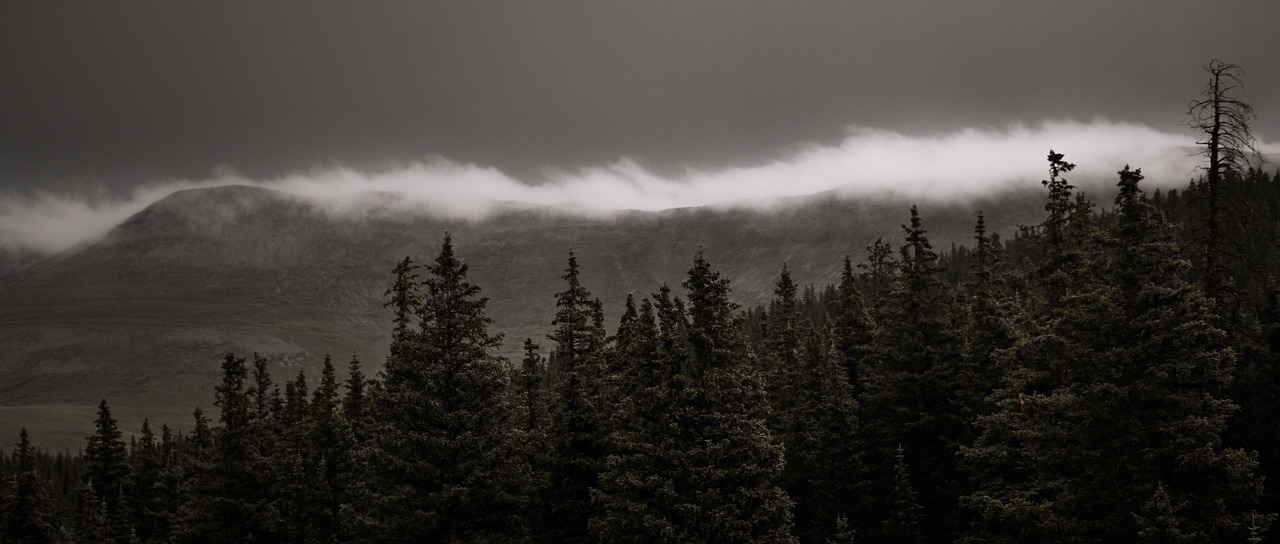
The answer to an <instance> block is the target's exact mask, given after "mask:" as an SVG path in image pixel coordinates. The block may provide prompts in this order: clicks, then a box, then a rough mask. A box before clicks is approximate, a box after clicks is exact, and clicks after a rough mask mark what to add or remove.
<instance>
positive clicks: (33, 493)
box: [0, 428, 59, 544]
mask: <svg viewBox="0 0 1280 544" xmlns="http://www.w3.org/2000/svg"><path fill="white" fill-rule="evenodd" d="M37 453H38V452H37V451H36V449H35V448H34V447H33V446H32V445H31V441H30V440H29V439H28V438H27V429H26V428H23V429H22V431H21V432H20V433H19V434H18V449H17V450H15V451H14V452H13V456H14V466H13V481H12V483H11V484H10V488H9V492H8V494H7V496H5V497H4V502H3V505H2V506H3V508H0V514H3V516H0V520H3V521H4V526H3V527H0V536H3V537H4V541H5V542H15V543H23V544H52V543H54V542H57V541H58V533H59V527H58V521H57V515H58V512H57V510H56V506H55V505H54V502H53V492H52V490H51V489H50V486H49V480H48V479H46V478H45V475H44V474H41V471H40V468H39V466H38V464H37Z"/></svg>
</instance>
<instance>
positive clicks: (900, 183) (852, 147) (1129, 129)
mask: <svg viewBox="0 0 1280 544" xmlns="http://www.w3.org/2000/svg"><path fill="white" fill-rule="evenodd" d="M1051 148H1052V149H1054V150H1057V151H1059V152H1062V153H1065V154H1066V156H1067V160H1068V161H1071V162H1074V163H1076V164H1078V165H1079V167H1078V168H1077V169H1076V171H1075V172H1073V173H1072V175H1071V177H1070V179H1071V180H1072V181H1073V182H1074V183H1076V184H1077V185H1080V186H1082V187H1094V188H1097V189H1100V188H1101V187H1102V185H1101V184H1102V183H1106V182H1109V181H1110V180H1114V179H1115V172H1116V171H1117V170H1120V169H1121V168H1123V167H1124V166H1125V165H1131V166H1133V167H1135V168H1142V170H1143V173H1144V174H1146V176H1147V179H1148V188H1150V187H1157V186H1167V187H1181V186H1183V185H1185V184H1186V182H1187V181H1188V180H1189V179H1191V177H1193V176H1194V175H1195V173H1194V169H1195V166H1196V165H1197V164H1198V163H1199V161H1200V158H1199V157H1197V156H1196V155H1195V151H1196V147H1195V140H1194V138H1193V136H1192V135H1191V134H1187V133H1167V132H1162V131H1158V130H1155V129H1153V128H1150V127H1147V126H1144V125H1139V124H1132V123H1116V122H1110V121H1106V120H1101V119H1099V120H1094V121H1092V122H1089V123H1080V122H1073V121H1047V122H1043V123H1040V124H1038V125H1023V124H1016V125H1011V126H1006V127H999V128H970V129H964V130H959V131H955V132H951V133H946V134H940V135H934V136H908V135H903V134H899V133H895V132H890V131H885V130H877V129H870V128H860V127H854V128H851V129H850V130H849V132H848V134H847V136H846V137H845V138H844V140H843V141H841V142H839V143H837V144H834V145H805V146H800V147H798V148H797V149H796V150H795V151H794V152H793V153H792V154H791V155H790V156H788V157H786V158H783V159H779V160H776V161H773V162H770V163H768V164H763V165H758V166H751V167H741V168H724V169H717V170H698V169H688V170H686V171H685V172H684V173H682V174H680V175H676V176H661V175H657V174H655V173H653V172H650V171H649V170H647V169H646V168H645V167H644V166H642V165H640V164H637V163H636V162H634V161H631V160H628V159H622V160H619V161H617V162H614V163H612V164H609V165H606V166H600V167H595V168H586V169H582V170H579V171H576V172H569V173H563V174H559V175H557V176H554V177H553V178H552V179H550V180H547V181H544V182H542V183H538V184H529V183H524V182H522V181H521V180H518V179H515V178H512V177H510V176H508V175H506V174H504V173H502V172H500V171H498V170H496V169H494V168H488V167H484V166H480V165H475V164H459V163H456V162H452V161H449V160H447V159H442V158H437V159H431V160H427V161H423V162H415V163H411V164H407V165H403V166H401V167H398V168H393V169H388V170H385V171H382V172H372V173H370V172H360V171H356V170H352V169H348V168H342V167H334V168H326V169H317V170H314V171H310V172H303V173H297V174H293V175H288V176H284V177H281V178H275V179H265V180H254V179H246V178H244V177H242V176H240V175H238V174H236V173H235V172H234V170H232V169H229V168H219V169H217V171H216V172H215V173H214V175H212V176H211V177H210V178H209V179H205V180H170V181H165V182H158V183H151V184H147V185H143V186H140V187H138V188H137V189H136V190H135V191H134V192H133V194H132V195H131V196H130V197H129V198H123V199H120V198H111V197H108V196H105V192H103V191H97V192H95V193H93V194H54V193H48V192H37V193H34V194H30V193H28V194H11V195H6V196H0V249H4V250H9V251H36V252H40V253H45V254H50V253H56V252H60V251H65V250H68V249H71V248H74V247H76V246H78V245H80V244H84V243H87V242H92V241H94V240H96V239H99V238H100V237H102V236H103V235H104V234H106V233H107V232H108V231H109V230H110V229H112V228H113V227H115V226H116V225H119V224H120V223H122V222H123V221H124V220H125V219H127V218H128V217H129V216H130V215H132V214H134V213H137V212H139V211H141V210H143V209H144V208H146V207H147V206H148V205H150V204H152V203H153V202H155V201H157V200H159V199H161V198H164V197H165V196H166V195H168V194H170V193H172V192H174V191H178V190H183V189H193V188H202V187H213V186H219V185H230V184H240V185H253V186H259V187H266V188H271V189H276V190H279V191H283V192H286V193H292V194H295V195H299V196H301V197H304V198H307V199H310V200H312V201H315V202H316V203H318V204H320V205H321V206H322V207H323V208H324V209H326V210H329V211H331V212H332V213H335V214H339V215H343V214H367V213H371V211H373V210H378V211H380V212H381V213H424V214H435V215H439V216H445V217H452V218H469V219H481V218H483V217H485V216H486V215H488V214H491V213H493V212H494V211H495V210H498V209H502V208H503V207H506V206H509V205H511V204H526V205H534V206H551V207H554V209H556V210H559V211H562V212H564V213H579V214H584V215H608V214H609V213H611V212H612V211H616V210H662V209H669V208H677V207H687V206H747V207H759V208H765V207H768V206H769V205H770V203H772V202H774V201H776V200H777V199H779V198H784V197H792V196H802V195H809V194H815V193H820V192H824V191H835V192H836V193H838V194H840V195H842V196H845V197H849V198H861V197H876V198H882V197H890V198H894V197H897V198H904V199H911V200H915V201H923V202H936V201H958V200H967V199H972V198H978V197H989V196H993V195H996V194H998V193H1000V192H1003V191H1008V190H1010V189H1013V188H1018V187H1036V186H1038V182H1039V180H1040V179H1043V178H1044V177H1045V175H1046V170H1047V167H1046V161H1045V156H1046V154H1047V152H1048V150H1049V149H1051ZM1262 151H1263V152H1264V153H1280V145H1277V144H1264V145H1263V146H1262Z"/></svg>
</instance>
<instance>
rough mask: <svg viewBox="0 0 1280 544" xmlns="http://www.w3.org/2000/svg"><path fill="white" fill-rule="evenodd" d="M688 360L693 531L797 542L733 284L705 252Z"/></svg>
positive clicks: (689, 283) (683, 484)
mask: <svg viewBox="0 0 1280 544" xmlns="http://www.w3.org/2000/svg"><path fill="white" fill-rule="evenodd" d="M683 285H684V288H685V289H686V290H687V292H688V300H689V306H688V314H689V320H688V342H687V344H688V359H687V362H686V363H685V366H684V368H683V369H682V370H683V375H684V379H683V380H682V381H683V384H682V385H683V387H682V389H681V390H680V391H679V397H678V402H679V404H678V405H677V406H674V407H673V411H674V412H675V415H676V416H677V417H678V418H679V419H678V420H677V421H678V425H677V427H678V428H683V429H687V431H686V432H689V433H691V434H692V436H689V437H688V438H690V439H692V440H691V441H690V442H685V443H684V444H683V445H684V448H685V449H684V451H683V454H684V459H683V460H682V461H683V462H684V463H687V465H685V466H687V467H688V469H687V471H688V472H687V473H685V474H683V475H681V478H679V480H678V481H677V483H676V485H677V489H681V490H684V491H685V493H686V495H685V496H684V500H685V501H687V502H685V504H684V505H681V507H679V509H680V510H683V511H687V512H688V513H689V518H688V519H687V525H686V526H685V527H686V530H687V531H688V532H689V535H690V536H691V537H692V538H690V539H689V540H688V541H699V542H735V541H737V542H746V541H751V542H794V541H795V538H794V537H793V536H791V528H792V527H791V526H792V521H791V500H790V499H789V498H788V497H787V495H786V493H785V492H784V491H783V490H782V489H781V488H780V487H778V479H779V477H780V476H781V472H782V468H783V459H782V447H781V445H780V444H778V443H776V442H775V441H774V438H773V437H772V435H771V434H770V433H769V430H768V428H767V426H766V424H765V421H766V420H767V418H768V416H769V409H768V404H767V402H766V399H765V397H764V387H763V383H762V382H761V378H760V375H759V373H758V372H757V371H756V370H754V368H753V364H752V362H751V361H750V360H749V358H748V352H747V346H746V344H745V341H744V339H743V338H742V335H741V323H740V322H739V320H738V318H736V317H735V314H736V312H735V310H736V305H735V304H734V303H732V302H731V301H730V300H729V281H728V280H727V279H724V278H721V276H720V273H719V272H717V271H715V270H713V269H712V268H711V263H710V262H708V261H707V260H706V258H705V257H704V256H703V254H702V252H699V253H698V255H697V256H696V257H695V258H694V263H693V268H692V269H691V270H690V271H689V277H688V279H687V280H686V281H685V282H684V284H683Z"/></svg>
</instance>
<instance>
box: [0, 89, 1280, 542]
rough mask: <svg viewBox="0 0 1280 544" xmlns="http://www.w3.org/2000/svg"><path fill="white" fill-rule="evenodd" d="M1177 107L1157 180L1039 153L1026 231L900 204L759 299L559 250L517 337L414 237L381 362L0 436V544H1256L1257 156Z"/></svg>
mask: <svg viewBox="0 0 1280 544" xmlns="http://www.w3.org/2000/svg"><path fill="white" fill-rule="evenodd" d="M1216 66H1218V68H1221V71H1220V72H1216V73H1215V72H1212V71H1211V74H1212V75H1213V77H1214V79H1213V80H1212V81H1213V82H1217V81H1218V77H1223V78H1227V77H1230V76H1232V74H1233V72H1232V71H1231V67H1230V65H1216ZM1212 67H1213V66H1211V68H1212ZM1215 93H1216V94H1215ZM1206 97H1207V99H1206V101H1205V102H1201V103H1198V104H1193V111H1192V119H1193V120H1195V121H1199V122H1202V124H1201V125H1200V126H1199V127H1198V129H1200V130H1201V132H1202V134H1203V140H1204V142H1203V145H1204V148H1203V149H1202V151H1203V152H1204V155H1205V157H1204V158H1205V160H1204V165H1205V166H1204V168H1203V170H1202V171H1200V172H1198V173H1196V176H1197V177H1198V179H1196V180H1195V181H1194V182H1192V183H1191V184H1190V185H1189V186H1187V187H1184V188H1182V189H1179V190H1167V189H1166V190H1147V189H1144V184H1143V174H1142V170H1141V166H1142V165H1137V164H1135V165H1130V166H1125V167H1124V168H1123V169H1122V170H1120V171H1119V172H1117V173H1116V175H1115V177H1114V179H1113V180H1112V182H1111V183H1112V187H1113V193H1114V194H1115V197H1114V200H1111V199H1107V200H1106V201H1102V202H1099V201H1095V200H1093V197H1092V195H1088V194H1085V193H1084V192H1083V191H1081V190H1078V189H1077V187H1075V186H1073V184H1072V170H1073V167H1074V165H1073V164H1072V163H1071V162H1069V159H1070V157H1068V156H1066V155H1064V154H1063V153H1058V152H1056V151H1049V153H1048V157H1047V158H1048V161H1047V165H1046V168H1045V179H1044V180H1043V181H1042V183H1041V185H1042V189H1043V191H1044V196H1045V198H1044V214H1043V219H1042V221H1041V222H1040V223H1039V224H1036V225H1029V226H1025V227H1022V228H1020V229H1018V230H1017V231H1016V232H1013V233H1008V234H1007V235H1006V236H1003V237H1002V236H999V235H997V234H996V233H993V232H989V231H988V229H987V227H986V225H985V224H984V221H985V219H986V218H984V216H983V214H981V213H979V214H977V215H976V216H975V217H974V219H973V221H974V226H973V238H972V243H971V244H969V245H966V246H963V247H956V248H953V249H950V250H940V249H937V248H934V247H933V246H932V245H931V244H930V241H929V232H928V226H929V217H928V213H927V210H925V209H923V208H921V209H917V208H916V207H911V208H910V209H909V210H907V209H904V210H903V214H902V228H901V235H900V236H899V237H897V238H894V239H882V240H878V241H876V242H875V243H874V244H873V245H872V246H871V247H868V248H866V252H865V258H864V259H862V260H860V261H859V260H854V259H851V258H850V257H849V256H844V255H831V256H830V258H831V259H832V260H834V261H836V262H839V261H840V260H841V259H843V274H842V276H841V277H840V281H839V283H838V284H835V285H821V286H803V285H797V284H796V283H795V282H793V281H792V278H791V274H790V273H789V271H788V268H787V264H786V263H782V262H779V263H770V264H768V266H771V267H774V269H775V270H776V272H774V274H775V277H776V284H775V290H774V298H773V300H772V302H770V303H768V304H766V305H760V306H756V307H742V306H740V305H739V304H737V303H736V302H735V299H734V292H733V285H731V284H730V282H729V281H728V280H727V279H726V278H725V277H723V276H722V275H721V274H720V272H719V271H718V270H717V266H716V263H714V262H710V261H709V260H708V259H707V258H706V257H705V255H704V254H703V253H702V252H699V253H697V254H695V255H689V256H688V258H689V259H690V261H689V265H688V274H687V276H685V277H684V278H683V280H682V281H681V282H680V283H679V284H677V285H653V286H651V288H650V289H649V290H648V291H647V292H637V293H634V294H633V295H631V296H628V297H627V298H626V299H625V300H600V299H598V298H596V297H595V296H593V294H592V292H591V290H590V286H589V285H588V284H587V282H585V281H583V278H582V277H580V276H581V275H580V269H579V262H578V260H577V257H575V255H574V254H573V253H572V252H569V253H568V255H567V261H566V263H565V267H564V270H563V288H562V290H561V291H559V292H556V293H546V294H545V297H546V300H547V301H548V305H547V306H548V308H551V301H554V312H553V313H552V312H549V313H548V315H547V316H546V320H547V322H548V323H549V324H550V325H551V326H552V332H551V334H549V335H547V336H546V337H541V338H528V339H516V340H523V346H524V356H523V358H521V359H520V360H508V359H507V358H504V357H500V356H499V355H498V351H499V347H500V346H501V344H502V342H503V341H504V339H503V338H502V336H501V335H500V334H499V333H498V332H497V331H496V329H495V327H493V325H492V320H491V319H490V317H489V316H488V315H486V303H487V299H486V298H485V295H484V291H483V290H482V288H483V286H480V285H475V284H472V283H470V282H469V281H468V265H467V263H465V262H463V261H462V260H460V258H459V257H458V256H457V255H456V254H455V247H454V243H453V241H452V240H451V238H450V236H449V235H448V234H444V236H443V240H442V242H441V244H440V245H439V246H438V247H437V248H431V249H430V250H429V251H430V252H431V254H429V255H423V256H412V257H406V258H405V259H404V260H402V261H400V262H398V263H387V270H388V272H389V273H388V275H387V282H386V284H387V286H388V287H387V290H386V294H385V297H384V300H383V302H384V303H385V306H386V325H387V329H388V330H390V331H391V339H392V340H391V347H390V355H389V356H388V357H387V359H386V360H385V362H383V364H382V365H380V366H381V368H382V370H381V371H377V372H375V371H371V370H367V368H369V367H368V366H367V365H368V362H367V361H361V360H358V359H355V358H353V359H351V360H346V359H345V358H334V359H326V361H325V363H324V370H323V372H322V373H321V374H320V376H319V378H318V379H316V378H315V377H314V376H311V377H308V376H307V375H306V374H305V373H299V374H298V375H296V376H292V375H290V376H280V375H271V372H270V370H271V369H270V367H269V365H268V363H267V361H266V359H264V358H262V357H258V356H256V355H254V354H252V353H248V354H233V353H228V354H226V356H225V359H224V360H223V361H222V366H221V369H222V375H221V379H220V381H218V382H217V383H211V384H209V386H210V387H211V388H212V389H213V391H214V398H215V399H216V406H215V407H212V409H209V410H208V411H207V412H206V411H202V410H200V409H196V410H195V412H194V413H193V414H192V419H191V420H190V421H188V422H167V423H165V424H158V423H157V422H148V423H144V424H143V426H142V428H141V429H121V428H120V427H119V426H118V425H117V422H116V420H115V419H114V418H113V416H112V412H111V406H110V405H109V400H110V399H104V400H103V401H102V402H101V404H100V406H99V409H98V413H97V419H96V421H93V422H90V421H86V422H85V425H86V434H87V439H86V441H85V442H84V445H83V448H82V449H81V450H80V451H78V452H55V451H48V450H45V449H41V448H40V445H39V444H33V443H31V441H30V440H29V439H28V437H27V433H26V431H25V430H24V431H23V433H22V435H21V436H18V437H6V438H5V445H6V446H5V449H4V450H3V451H2V452H0V453H2V455H0V542H4V543H19V542H21V543H53V542H83V543H91V542H93V543H96V542H111V543H120V544H124V543H130V542H146V543H157V542H174V543H203V542H288V543H300V544H302V543H322V542H442V543H453V542H458V543H463V542H465V543H505V542H516V543H523V542H528V543H564V544H576V543H589V542H606V543H613V542H619V543H622V542H634V543H639V542H646V543H648V542H653V543H672V544H677V543H679V544H684V543H690V544H697V543H756V542H758V543H815V544H836V543H841V544H847V543H852V542H858V543H966V544H968V543H988V542H990V543H1049V542H1055V543H1100V542H1116V543H1119V542H1149V543H1173V542H1188V543H1191V542H1201V543H1218V542H1264V541H1268V542H1270V541H1275V539H1276V534H1277V529H1276V528H1273V525H1274V522H1275V518H1276V512H1280V484H1277V483H1276V482H1280V366H1278V364H1277V362H1278V357H1280V235H1277V228H1278V227H1277V225H1280V179H1277V177H1280V175H1277V174H1276V173H1274V172H1272V173H1268V172H1267V171H1265V170H1263V169H1261V168H1257V167H1255V166H1254V164H1255V163H1253V162H1250V157H1251V155H1250V153H1249V150H1250V149H1249V139H1248V125H1247V118H1248V116H1249V115H1252V111H1251V110H1249V109H1248V107H1247V106H1246V105H1244V104H1241V103H1238V102H1233V101H1231V100H1229V98H1230V96H1228V95H1227V94H1225V93H1217V91H1216V88H1214V87H1211V88H1210V90H1209V92H1207V93H1206ZM1232 116H1234V117H1232ZM1233 119H1234V120H1238V121H1239V122H1240V123H1243V125H1232V124H1230V122H1234V121H1230V120H1233ZM1224 120H1226V121H1224ZM1028 182H1029V183H1035V182H1034V180H1029V181H1028ZM655 243H660V242H659V241H655ZM424 251H426V250H425V249H424ZM605 305H618V307H621V308H623V311H622V312H621V319H620V320H617V321H616V322H606V319H605V317H604V316H605ZM511 340H512V339H506V341H507V342H510V341H511ZM169 424H174V425H175V427H170V426H169ZM177 427H181V428H182V429H183V431H182V432H178V431H176V430H175V428H177ZM126 433H128V434H130V435H133V437H132V438H129V439H126V438H125V436H126ZM14 439H16V440H14ZM13 444H16V447H15V446H14V445H13Z"/></svg>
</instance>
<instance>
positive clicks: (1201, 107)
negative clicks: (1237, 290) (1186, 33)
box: [1185, 59, 1258, 302]
mask: <svg viewBox="0 0 1280 544" xmlns="http://www.w3.org/2000/svg"><path fill="white" fill-rule="evenodd" d="M1204 70H1205V71H1206V72H1208V73H1209V83H1208V85H1207V86H1206V87H1205V90H1204V92H1203V93H1202V95H1201V98H1200V99H1197V100H1192V101H1191V104H1190V106H1189V107H1188V108H1187V117H1188V119H1187V121H1186V122H1185V124H1186V125H1187V126H1188V127H1191V128H1192V129H1193V130H1195V131H1197V132H1198V133H1200V135H1201V137H1200V139H1198V140H1197V141H1196V144H1197V145H1200V146H1202V147H1201V150H1200V154H1201V155H1203V156H1204V157H1205V158H1206V159H1207V161H1208V164H1207V165H1201V166H1199V167H1197V168H1198V169H1200V170H1203V171H1204V172H1205V177H1204V181H1203V185H1204V187H1203V191H1202V193H1203V197H1204V208H1203V209H1204V218H1203V220H1204V270H1203V274H1204V277H1203V281H1204V290H1205V293H1206V294H1208V295H1209V296H1210V297H1211V298H1213V299H1214V300H1216V301H1219V302H1221V301H1222V296H1223V288H1224V276H1225V274H1226V262H1225V261H1226V260H1227V259H1228V258H1229V255H1228V251H1227V249H1226V243H1227V240H1226V239H1225V236H1226V231H1227V230H1228V229H1227V228H1226V227H1227V226H1226V222H1227V221H1229V220H1230V218H1231V216H1232V210H1231V203H1230V201H1229V199H1228V198H1227V196H1226V194H1225V192H1226V188H1225V185H1226V183H1227V182H1228V181H1229V180H1231V179H1237V180H1238V179H1241V178H1242V177H1243V175H1244V172H1245V170H1246V169H1247V168H1248V167H1249V161H1250V159H1251V158H1253V157H1256V156H1257V154H1258V149H1257V141H1256V140H1255V139H1254V137H1253V133H1252V132H1251V131H1250V129H1249V123H1250V122H1251V121H1252V120H1253V119H1254V117H1255V116H1254V113H1253V107H1251V106H1249V105H1248V104H1246V103H1244V102H1241V101H1240V100H1239V99H1238V98H1236V97H1235V93H1236V91H1238V90H1239V89H1240V88H1241V87H1242V86H1243V84H1242V83H1241V81H1240V76H1241V75H1242V73H1243V70H1241V69H1240V67H1239V66H1236V65H1234V64H1229V63H1225V62H1222V61H1220V60H1216V59H1215V60H1213V61H1210V62H1209V64H1208V65H1207V66H1205V67H1204Z"/></svg>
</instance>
